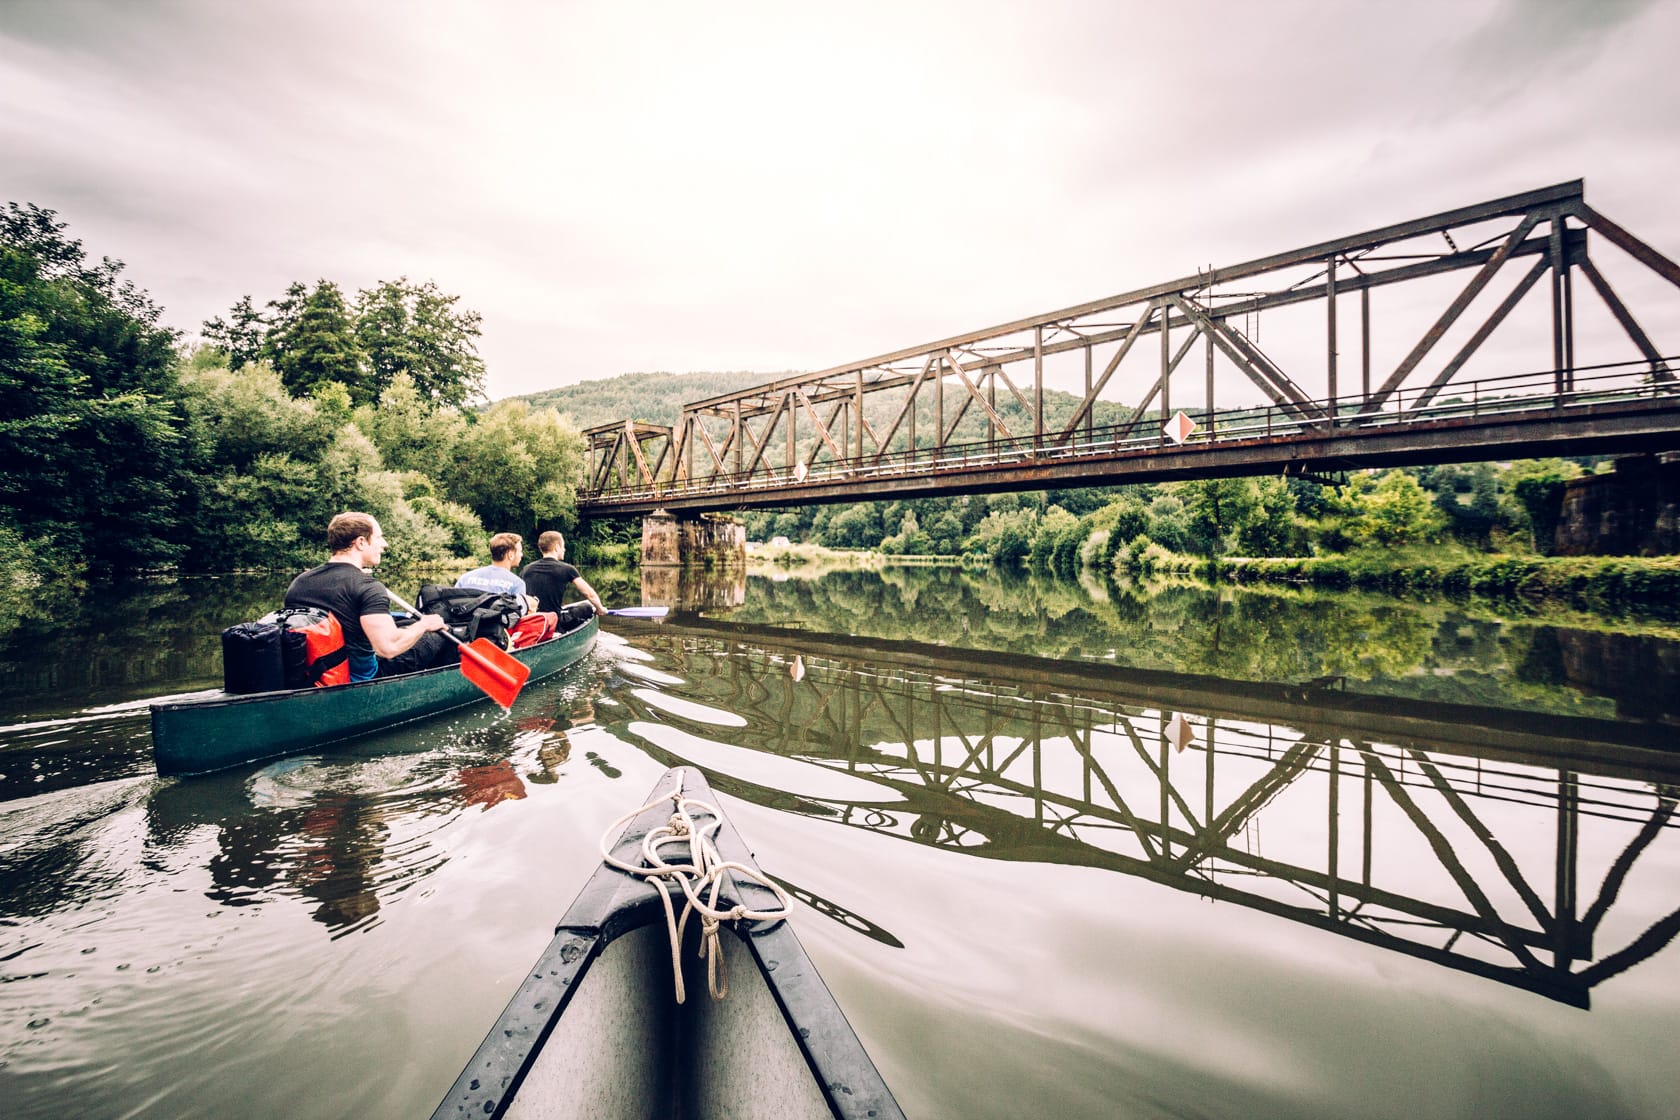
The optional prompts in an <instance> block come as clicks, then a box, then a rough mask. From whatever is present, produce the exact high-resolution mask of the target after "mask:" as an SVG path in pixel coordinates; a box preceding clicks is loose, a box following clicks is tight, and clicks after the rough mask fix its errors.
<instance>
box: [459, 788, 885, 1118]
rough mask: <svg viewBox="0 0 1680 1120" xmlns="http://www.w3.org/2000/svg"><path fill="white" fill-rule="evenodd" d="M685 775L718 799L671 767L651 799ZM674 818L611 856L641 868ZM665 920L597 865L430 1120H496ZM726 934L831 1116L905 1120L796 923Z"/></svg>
mask: <svg viewBox="0 0 1680 1120" xmlns="http://www.w3.org/2000/svg"><path fill="white" fill-rule="evenodd" d="M679 771H680V773H681V774H682V780H683V793H684V796H686V797H691V798H696V799H699V800H703V801H707V802H709V803H711V804H713V805H715V804H716V803H717V802H716V798H715V795H713V794H712V792H711V789H710V788H709V787H708V786H707V784H706V781H705V779H704V778H703V777H702V776H701V775H700V773H699V772H698V771H697V770H694V769H692V768H690V767H680V768H677V769H674V770H670V771H667V772H666V774H665V776H664V777H662V778H661V779H660V782H659V785H657V786H656V787H655V789H654V794H655V795H657V794H659V793H662V792H665V791H668V790H669V789H671V788H672V785H673V783H674V780H675V775H676V774H677V773H679ZM650 799H651V797H650ZM670 812H671V807H670V805H669V803H668V802H661V803H660V804H658V805H655V806H654V807H652V808H651V809H649V810H647V811H646V812H644V813H642V814H640V815H639V816H637V817H636V818H635V819H634V820H633V821H631V822H630V824H629V825H627V826H626V827H625V829H624V831H623V832H622V833H621V834H620V835H619V837H618V840H617V841H616V842H615V843H614V845H613V855H614V856H615V857H616V858H618V859H621V860H623V861H625V862H629V863H638V862H640V858H641V844H642V839H643V838H644V837H645V836H646V835H647V834H648V833H649V832H651V831H653V830H654V829H657V828H660V827H662V826H664V825H666V824H667V823H668V822H669V820H670ZM714 841H715V843H716V845H717V848H718V854H719V856H720V857H721V858H722V859H724V860H726V861H732V862H736V863H741V864H744V865H745V866H748V867H753V868H756V867H757V863H756V862H755V861H754V859H753V854H752V851H751V850H750V849H749V848H748V847H747V845H746V843H745V842H744V841H743V840H742V839H741V836H740V834H739V833H738V832H736V831H735V829H734V827H733V826H732V825H731V824H730V822H729V820H728V819H727V818H724V819H723V821H722V824H721V827H719V829H718V830H717V833H716V834H715V836H714ZM723 886H724V890H723V896H724V898H725V899H727V900H729V901H731V902H736V901H738V902H740V903H742V904H744V905H745V906H747V907H749V908H758V907H774V906H775V905H776V904H777V900H776V897H775V895H774V894H773V893H772V892H771V891H770V890H769V889H768V888H766V887H764V886H763V885H762V884H758V883H753V882H751V881H750V880H742V879H740V878H738V877H736V876H733V875H726V877H725V879H724V884H723ZM664 921H665V910H664V906H663V904H662V903H661V902H660V899H659V895H658V893H657V891H656V890H655V888H654V887H653V886H652V885H651V884H649V883H648V882H646V881H644V880H642V879H639V878H637V877H635V876H632V875H629V874H627V873H625V872H623V871H619V870H618V869H616V868H614V867H611V866H608V865H606V864H604V863H603V864H602V865H601V866H600V867H598V868H597V869H596V870H595V872H594V874H592V875H591V876H590V878H589V880H588V881H587V882H586V883H585V884H584V886H583V889H582V890H581V891H579V893H578V896H577V898H576V899H575V900H574V901H573V902H572V905H571V906H570V907H568V908H567V910H566V913H565V915H564V916H563V917H562V918H561V920H560V922H559V924H558V925H557V926H556V927H555V931H554V937H553V938H552V939H551V940H550V942H549V944H548V946H547V947H546V948H545V949H544V951H543V953H542V955H541V957H539V958H538V960H537V962H536V964H535V965H534V966H533V967H532V968H531V969H530V971H529V972H528V973H527V974H526V977H525V980H524V981H523V982H522V983H521V984H520V986H519V989H518V990H517V991H516V992H515V993H514V995H513V997H512V999H511V1000H510V1001H509V1003H508V1005H507V1008H506V1009H505V1010H504V1011H503V1012H502V1015H501V1017H500V1018H499V1019H497V1021H496V1022H495V1024H494V1025H493V1026H492V1027H491V1028H490V1031H489V1032H488V1033H487V1034H486V1035H485V1037H484V1041H483V1042H482V1043H480V1045H479V1047H478V1050H477V1051H476V1052H475V1053H474V1054H473V1056H472V1059H471V1060H470V1061H469V1062H468V1063H467V1065H466V1067H465V1068H464V1069H463V1070H462V1072H461V1075H460V1077H458V1078H457V1079H456V1081H455V1084H454V1086H453V1087H452V1088H451V1089H450V1091H449V1094H448V1095H447V1096H445V1097H444V1099H443V1101H442V1102H441V1103H440V1104H439V1105H438V1107H437V1110H436V1112H434V1113H433V1120H444V1118H447V1117H460V1116H474V1117H489V1118H491V1120H494V1118H495V1117H500V1116H503V1115H504V1114H505V1113H506V1111H507V1109H508V1108H509V1107H510V1106H511V1104H512V1102H513V1100H514V1098H515V1097H516V1096H517V1095H518V1092H519V1089H520V1086H521V1084H522V1083H523V1082H524V1079H525V1076H526V1074H527V1073H529V1072H530V1070H531V1068H532V1066H533V1065H534V1064H535V1063H536V1061H537V1058H538V1055H539V1054H540V1053H541V1051H542V1048H543V1046H544V1044H545V1043H546V1042H547V1041H548V1038H549V1036H550V1035H551V1034H552V1033H553V1031H554V1028H555V1026H556V1025H557V1024H558V1023H559V1021H560V1018H561V1016H562V1015H563V1014H564V1013H565V1010H566V1008H567V1006H568V1005H569V1004H570V1002H571V1000H572V997H573V996H574V995H575V994H576V993H577V991H578V989H579V988H580V987H581V986H582V982H583V980H584V977H585V976H586V974H587V973H588V971H589V968H590V966H591V965H592V964H593V963H594V962H595V961H596V960H597V959H598V958H599V957H600V956H601V954H602V953H603V952H604V951H605V950H606V948H607V947H608V946H609V945H611V944H612V943H613V941H615V940H616V939H618V938H619V937H622V936H623V935H625V934H627V933H630V932H632V931H634V930H638V929H642V928H644V927H646V926H649V925H653V924H655V923H658V924H660V925H663V924H664ZM743 927H744V928H743ZM723 928H725V929H728V930H729V932H730V933H732V934H733V935H734V937H733V938H731V939H730V940H729V941H728V942H726V950H725V951H726V953H728V955H729V961H730V965H731V969H732V970H733V968H735V967H748V968H752V969H754V970H756V971H757V972H758V974H759V976H760V977H762V979H763V981H764V983H765V986H766V987H767V988H768V989H769V991H770V993H771V995H772V996H773V998H774V1000H775V1003H776V1006H777V1008H778V1009H779V1010H780V1012H781V1015H782V1019H783V1021H784V1023H785V1025H786V1027H787V1029H788V1031H789V1032H790V1036H791V1037H792V1039H793V1040H794V1042H795V1043H796V1044H797V1046H798V1048H799V1051H800V1053H801V1054H802V1055H803V1057H804V1059H805V1063H806V1066H807V1067H808V1069H809V1070H810V1072H811V1075H812V1077H813V1079H814V1080H815V1082H816V1084H817V1086H818V1087H819V1089H820V1091H821V1093H822V1095H823V1097H824V1099H825V1100H826V1101H827V1103H828V1106H829V1110H830V1112H831V1113H832V1114H833V1115H834V1116H835V1117H840V1118H842V1120H865V1118H868V1117H873V1118H875V1120H894V1118H897V1120H903V1115H904V1114H903V1112H902V1111H900V1109H899V1107H898V1103H897V1101H896V1100H894V1098H893V1096H892V1092H891V1090H889V1089H888V1088H887V1085H886V1083H885V1081H883V1080H882V1079H881V1075H880V1073H879V1071H877V1070H876V1068H875V1065H874V1063H873V1062H872V1061H871V1060H870V1058H869V1055H868V1054H867V1053H866V1052H865V1051H864V1049H863V1045H862V1043H861V1042H859V1041H858V1038H857V1034H856V1033H855V1032H854V1031H853V1030H852V1027H851V1024H850V1023H849V1022H848V1021H847V1020H846V1017H845V1013H844V1012H842V1011H841V1010H840V1007H839V1005H838V1004H837V1003H836V1002H835V1001H834V997H833V995H832V994H831V993H830V992H829V990H828V987H827V986H826V985H825V984H824V983H823V980H822V977H821V976H820V975H818V973H817V970H816V967H815V965H813V964H812V963H811V959H810V957H808V956H807V955H806V953H805V948H804V946H803V945H801V944H800V943H799V938H798V937H797V936H796V935H795V933H794V931H793V927H792V925H791V923H790V922H788V921H787V920H785V919H783V920H777V921H772V922H763V921H755V922H734V923H725V924H724V927H723ZM662 939H663V938H662ZM740 950H745V952H746V955H747V956H748V957H749V958H750V963H748V964H746V965H744V966H743V965H740V964H738V963H737V962H740V960H741V952H740ZM688 998H689V999H690V1000H696V999H700V1000H704V999H710V998H711V997H710V995H709V994H708V993H707V992H706V991H705V990H704V985H701V987H700V988H699V989H694V988H692V987H691V989H690V991H689V994H688ZM671 999H672V1002H671V1007H670V1010H671V1011H672V1012H673V1013H674V1012H675V1011H676V1010H677V1008H676V1006H675V1000H674V996H673V997H671Z"/></svg>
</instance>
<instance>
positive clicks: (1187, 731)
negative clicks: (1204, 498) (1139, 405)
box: [1167, 412, 1196, 751]
mask: <svg viewBox="0 0 1680 1120" xmlns="http://www.w3.org/2000/svg"><path fill="white" fill-rule="evenodd" d="M1179 415H1180V416H1183V415H1184V413H1182V412H1181V413H1179ZM1195 741H1196V732H1195V731H1193V730H1192V729H1191V727H1190V721H1189V720H1187V719H1185V718H1184V713H1183V712H1174V713H1173V717H1172V719H1171V720H1169V721H1168V723H1167V742H1169V743H1171V744H1172V745H1173V750H1175V751H1182V750H1183V749H1184V748H1185V747H1188V746H1189V745H1190V744H1191V743H1194V742H1195Z"/></svg>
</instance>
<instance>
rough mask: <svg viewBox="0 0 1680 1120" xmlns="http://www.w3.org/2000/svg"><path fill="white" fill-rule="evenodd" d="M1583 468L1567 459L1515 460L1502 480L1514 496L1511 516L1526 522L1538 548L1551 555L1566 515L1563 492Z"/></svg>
mask: <svg viewBox="0 0 1680 1120" xmlns="http://www.w3.org/2000/svg"><path fill="white" fill-rule="evenodd" d="M1580 474H1581V468H1580V466H1579V465H1578V464H1576V463H1571V462H1568V461H1566V460H1563V459H1531V460H1527V461H1525V462H1519V463H1514V464H1512V466H1511V468H1510V469H1509V470H1508V471H1506V472H1505V475H1504V477H1503V478H1501V480H1500V481H1501V482H1502V483H1503V484H1504V486H1505V489H1506V492H1507V493H1508V494H1510V496H1511V499H1512V501H1511V509H1510V513H1511V515H1512V516H1511V520H1513V521H1514V522H1516V523H1518V524H1523V525H1526V526H1527V528H1528V533H1529V539H1530V541H1531V542H1532V543H1533V545H1534V549H1535V551H1536V552H1539V553H1541V554H1542V555H1548V556H1549V555H1551V553H1552V551H1553V549H1554V548H1555V547H1556V540H1557V526H1558V522H1559V521H1560V520H1562V518H1563V492H1564V490H1565V489H1566V488H1567V484H1568V482H1569V480H1570V479H1572V478H1578V477H1580Z"/></svg>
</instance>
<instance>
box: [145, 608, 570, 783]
mask: <svg viewBox="0 0 1680 1120" xmlns="http://www.w3.org/2000/svg"><path fill="white" fill-rule="evenodd" d="M599 631H600V623H599V622H598V621H597V620H596V619H595V618H590V619H588V620H587V621H585V622H584V623H582V624H581V625H579V626H578V627H576V628H575V629H572V630H569V631H566V632H565V633H562V634H558V635H556V636H555V637H552V638H550V639H548V640H547V641H545V642H539V643H537V644H536V645H534V646H530V647H527V648H526V649H520V650H514V651H513V656H514V657H517V658H518V659H519V660H521V661H523V662H524V663H525V664H527V665H529V666H530V667H531V676H530V680H531V681H535V680H538V679H540V678H542V677H548V676H553V675H554V674H555V673H558V672H560V671H561V670H562V669H564V668H566V667H567V666H568V665H571V664H573V663H574V662H576V661H577V660H578V659H579V658H581V657H583V655H584V654H586V653H588V652H589V650H590V649H591V648H592V647H593V646H594V645H595V636H596V634H597V633H599ZM527 683H529V682H527ZM485 699H486V697H485V695H484V693H483V692H481V691H479V688H478V686H477V685H475V684H473V682H472V681H470V680H468V679H467V678H466V677H464V676H462V675H461V670H460V667H459V666H456V665H444V666H439V667H438V668H436V669H427V670H425V671H423V672H419V673H409V674H406V675H404V676H400V677H378V678H375V679H374V680H371V681H361V682H359V683H357V684H345V685H339V686H337V687H335V688H300V689H294V690H291V691H286V692H257V693H252V694H250V695H244V696H234V695H229V694H227V693H225V692H218V693H214V694H212V695H209V696H203V697H198V698H195V699H191V700H168V701H164V702H162V703H158V704H153V705H152V756H153V758H154V759H155V760H156V762H157V769H158V773H159V774H204V773H208V772H209V771H212V770H225V769H227V768H228V767H230V766H239V765H242V764H244V763H247V762H257V761H259V760H261V759H265V758H278V757H280V756H281V755H287V754H296V753H297V752H299V751H305V750H311V749H313V748H316V747H320V746H323V745H325V744H327V743H336V742H341V741H343V740H345V739H354V738H356V737H357V736H360V735H367V734H371V733H372V732H375V731H382V730H384V729H385V728H388V727H392V726H394V725H396V724H399V723H407V722H408V721H410V720H416V719H424V718H425V717H427V716H432V715H436V714H438V713H439V712H447V711H449V710H450V709H452V708H460V707H463V706H465V705H467V704H474V703H478V702H479V701H482V700H485Z"/></svg>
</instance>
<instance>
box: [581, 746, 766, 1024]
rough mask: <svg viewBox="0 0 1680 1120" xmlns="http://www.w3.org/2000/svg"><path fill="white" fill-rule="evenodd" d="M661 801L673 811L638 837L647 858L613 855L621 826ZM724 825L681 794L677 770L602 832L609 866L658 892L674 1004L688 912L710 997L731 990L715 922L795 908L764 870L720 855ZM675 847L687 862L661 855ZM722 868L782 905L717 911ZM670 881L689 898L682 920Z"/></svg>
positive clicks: (713, 812) (750, 918)
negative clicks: (694, 919)
mask: <svg viewBox="0 0 1680 1120" xmlns="http://www.w3.org/2000/svg"><path fill="white" fill-rule="evenodd" d="M664 801H669V802H670V803H671V805H672V807H673V809H674V810H675V812H673V813H672V814H671V819H670V820H669V821H668V822H667V823H666V824H664V825H663V826H661V827H659V828H656V829H653V830H652V831H650V832H649V833H648V834H647V835H646V836H644V837H643V838H642V859H643V860H644V861H645V862H644V863H643V864H640V865H635V864H629V863H625V862H624V861H623V860H621V859H618V858H616V857H615V856H614V855H613V854H612V843H613V840H614V839H615V838H616V837H617V836H618V835H619V833H620V831H621V830H622V829H623V827H624V826H625V825H626V824H628V823H630V822H631V821H632V820H634V819H635V818H636V817H638V816H640V815H641V814H643V813H645V812H647V811H648V810H649V809H652V808H654V807H655V806H657V805H659V804H660V803H661V802H664ZM696 815H700V816H706V817H710V818H711V820H710V821H709V822H707V823H703V824H697V823H696V821H695V816H696ZM722 826H723V817H722V815H721V814H720V813H719V812H718V811H717V809H716V808H714V807H713V806H711V805H708V804H706V803H705V802H704V801H696V800H694V799H693V798H689V797H684V796H683V792H682V776H681V775H680V774H679V775H678V776H677V784H676V786H675V787H674V788H673V789H672V790H671V792H669V793H666V794H661V795H660V796H658V797H656V798H654V799H653V800H652V801H649V802H648V803H647V804H646V805H643V806H642V807H641V808H639V809H632V810H631V811H630V812H628V813H626V814H624V816H622V817H620V818H618V819H617V820H616V821H614V822H613V823H612V824H611V825H609V826H607V830H606V832H604V833H602V834H601V858H602V859H603V860H604V861H605V862H606V863H607V864H608V865H610V866H612V867H616V868H618V869H619V870H620V871H624V872H628V873H629V874H631V875H638V876H641V877H642V878H643V879H646V880H647V881H648V882H650V883H652V884H653V885H654V887H655V888H656V889H657V890H658V891H659V900H660V901H661V902H662V903H664V906H665V930H666V932H667V933H668V934H669V935H670V938H671V971H672V973H673V974H675V976H676V982H677V1002H678V1003H682V1002H683V999H684V994H685V993H684V991H683V976H682V939H683V931H684V930H685V929H687V927H688V916H689V914H690V913H695V914H698V915H700V956H702V957H704V958H705V959H706V986H707V988H708V989H709V990H710V991H711V994H712V998H713V999H715V1000H718V999H722V998H723V997H724V996H726V995H728V994H729V974H728V971H727V970H726V969H725V968H724V963H723V945H722V943H721V942H720V941H719V940H718V925H719V923H721V922H733V921H765V922H772V921H779V920H781V919H783V918H786V917H788V916H789V915H790V914H791V913H792V911H793V900H792V899H790V898H789V897H788V894H787V892H786V891H784V890H783V889H782V888H781V887H780V886H778V885H777V884H776V883H775V882H773V881H772V880H771V879H769V878H768V877H766V876H765V874H764V873H763V872H762V871H759V870H758V869H757V868H755V867H748V866H747V865H745V864H741V863H735V862H733V861H730V860H725V859H723V858H721V857H720V856H719V855H718V850H717V846H716V845H715V844H713V843H712V836H713V835H714V834H715V833H716V832H717V830H718V829H719V828H721V827H722ZM673 845H682V846H684V847H686V848H687V849H688V862H687V863H667V862H666V860H665V858H664V857H663V856H662V855H660V849H661V848H666V847H671V846H673ZM726 871H729V872H734V873H735V874H736V875H737V876H740V877H742V878H746V879H750V880H752V881H753V882H756V883H759V884H761V885H763V886H765V887H767V888H768V889H769V890H770V891H772V892H773V893H774V894H775V896H776V898H777V900H778V901H779V902H780V906H779V907H778V908H777V909H774V910H751V909H748V908H747V907H745V906H742V905H740V904H738V903H737V904H736V905H735V906H732V907H730V908H729V909H727V910H719V909H718V908H717V901H718V892H719V891H720V890H721V889H722V887H723V875H724V872H726ZM672 882H675V883H676V884H677V886H679V887H680V888H681V889H682V892H683V895H684V896H685V897H686V898H687V900H688V901H687V902H686V903H685V904H684V905H683V911H682V917H681V919H678V917H677V915H676V910H675V908H674V907H673V906H672V904H671V888H670V884H671V883H672Z"/></svg>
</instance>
